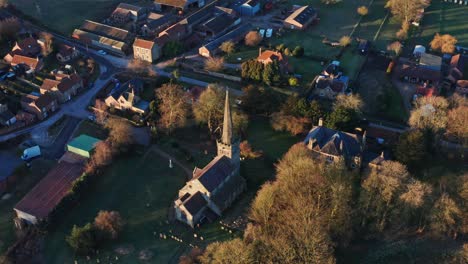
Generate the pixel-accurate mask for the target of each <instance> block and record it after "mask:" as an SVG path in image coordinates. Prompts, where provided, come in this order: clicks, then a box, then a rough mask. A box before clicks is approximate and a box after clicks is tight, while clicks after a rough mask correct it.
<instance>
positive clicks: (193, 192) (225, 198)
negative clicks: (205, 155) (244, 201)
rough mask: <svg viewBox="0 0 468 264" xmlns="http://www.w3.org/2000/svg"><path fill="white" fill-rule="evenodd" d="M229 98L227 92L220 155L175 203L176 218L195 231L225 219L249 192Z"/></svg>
mask: <svg viewBox="0 0 468 264" xmlns="http://www.w3.org/2000/svg"><path fill="white" fill-rule="evenodd" d="M232 130H233V126H232V116H231V109H230V105H229V95H228V93H226V102H225V107H224V122H223V133H222V137H221V140H219V141H218V142H217V148H218V155H217V156H216V157H215V158H214V159H213V160H212V161H211V162H210V163H209V164H208V165H206V166H205V167H204V168H203V169H200V168H195V169H194V170H193V176H192V179H191V180H189V181H188V182H187V183H186V184H185V186H184V187H183V188H182V189H181V190H180V191H179V196H178V198H177V199H176V200H175V202H174V209H175V215H176V219H177V220H179V221H181V222H183V223H186V224H187V225H189V226H191V227H192V228H193V227H195V226H198V224H201V223H203V222H205V221H210V222H211V221H214V220H215V219H216V218H217V217H219V216H221V215H222V213H223V211H224V210H225V209H227V208H228V207H229V206H230V205H231V204H232V203H233V202H234V200H235V199H236V198H237V197H238V196H239V195H240V194H241V193H242V191H243V190H244V189H245V186H246V183H245V180H244V178H242V177H241V176H240V174H239V169H240V146H239V144H240V143H239V140H237V139H234V136H233V131H232Z"/></svg>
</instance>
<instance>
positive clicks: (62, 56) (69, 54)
mask: <svg viewBox="0 0 468 264" xmlns="http://www.w3.org/2000/svg"><path fill="white" fill-rule="evenodd" d="M79 55H80V52H79V51H78V50H77V49H76V48H75V47H72V46H68V45H60V48H59V50H58V52H57V55H56V57H57V60H58V61H60V62H61V63H66V62H69V61H71V60H73V59H75V58H77V57H78V56H79Z"/></svg>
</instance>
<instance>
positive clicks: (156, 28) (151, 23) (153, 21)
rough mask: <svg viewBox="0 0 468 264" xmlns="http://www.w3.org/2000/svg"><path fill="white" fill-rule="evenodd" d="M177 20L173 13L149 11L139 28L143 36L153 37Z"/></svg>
mask: <svg viewBox="0 0 468 264" xmlns="http://www.w3.org/2000/svg"><path fill="white" fill-rule="evenodd" d="M176 21H177V17H176V16H175V15H174V14H158V13H149V15H148V18H147V19H146V23H144V24H143V26H142V27H141V28H140V31H141V35H142V36H144V37H154V36H157V35H158V34H159V33H161V32H162V31H164V30H165V29H166V28H168V27H169V26H171V25H173V24H174V23H175V22H176Z"/></svg>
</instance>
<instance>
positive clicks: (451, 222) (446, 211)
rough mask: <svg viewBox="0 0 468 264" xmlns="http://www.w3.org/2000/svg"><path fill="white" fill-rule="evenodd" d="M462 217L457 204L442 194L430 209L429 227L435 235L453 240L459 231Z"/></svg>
mask: <svg viewBox="0 0 468 264" xmlns="http://www.w3.org/2000/svg"><path fill="white" fill-rule="evenodd" d="M463 217H464V216H463V212H462V210H461V209H460V207H459V206H458V205H457V203H456V202H455V201H454V200H453V199H452V198H451V197H450V196H449V195H448V194H447V193H443V194H442V195H441V196H440V198H439V199H438V200H437V201H436V202H435V204H434V207H433V208H432V211H431V215H430V220H431V225H430V226H431V229H432V231H433V232H434V233H435V234H437V235H440V236H443V235H448V236H452V237H453V238H454V239H455V238H456V237H457V234H458V233H459V232H460V231H461V226H462V222H463Z"/></svg>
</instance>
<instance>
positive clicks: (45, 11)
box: [9, 0, 145, 35]
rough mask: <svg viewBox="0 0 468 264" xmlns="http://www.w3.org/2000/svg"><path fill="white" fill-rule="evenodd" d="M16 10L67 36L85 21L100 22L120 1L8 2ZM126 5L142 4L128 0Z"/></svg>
mask: <svg viewBox="0 0 468 264" xmlns="http://www.w3.org/2000/svg"><path fill="white" fill-rule="evenodd" d="M9 2H10V3H12V4H14V5H15V6H16V8H18V9H19V10H21V11H22V12H24V13H25V14H27V15H29V16H32V17H34V18H36V19H38V20H39V21H41V22H42V23H43V24H44V25H46V26H48V27H51V28H53V29H55V30H57V31H59V32H61V33H63V34H66V35H69V34H71V33H72V31H73V29H74V28H75V27H78V26H79V25H81V24H82V23H83V21H84V20H85V19H90V20H96V21H102V20H103V19H104V18H106V17H108V16H109V15H110V13H111V12H112V10H113V8H114V7H115V6H116V5H117V4H118V3H120V2H122V1H121V0H80V1H76V0H36V1H31V0H10V1H9ZM124 2H126V3H129V4H131V3H144V2H145V1H142V0H128V1H124Z"/></svg>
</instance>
